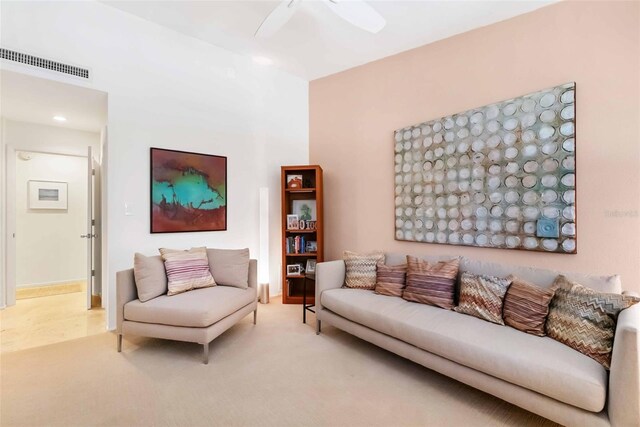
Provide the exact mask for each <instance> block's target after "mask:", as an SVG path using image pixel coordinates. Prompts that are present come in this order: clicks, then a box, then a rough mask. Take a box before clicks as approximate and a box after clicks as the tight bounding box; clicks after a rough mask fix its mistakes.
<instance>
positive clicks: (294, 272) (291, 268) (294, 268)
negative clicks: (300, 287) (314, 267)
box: [287, 264, 302, 276]
mask: <svg viewBox="0 0 640 427" xmlns="http://www.w3.org/2000/svg"><path fill="white" fill-rule="evenodd" d="M300 274H302V266H301V265H300V264H290V265H287V276H299V275H300Z"/></svg>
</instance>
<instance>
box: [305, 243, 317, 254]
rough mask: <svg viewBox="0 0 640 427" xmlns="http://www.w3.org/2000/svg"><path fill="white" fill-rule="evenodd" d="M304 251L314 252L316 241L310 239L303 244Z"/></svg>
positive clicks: (315, 250)
mask: <svg viewBox="0 0 640 427" xmlns="http://www.w3.org/2000/svg"><path fill="white" fill-rule="evenodd" d="M304 250H305V252H309V253H315V252H318V242H316V241H315V240H310V241H308V242H307V243H306V244H305V248H304Z"/></svg>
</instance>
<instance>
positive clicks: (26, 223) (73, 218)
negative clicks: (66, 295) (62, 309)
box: [16, 153, 87, 287]
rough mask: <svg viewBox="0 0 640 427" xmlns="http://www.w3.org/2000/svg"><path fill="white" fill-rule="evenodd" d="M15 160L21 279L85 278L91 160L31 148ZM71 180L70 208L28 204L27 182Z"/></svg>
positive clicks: (48, 281)
mask: <svg viewBox="0 0 640 427" xmlns="http://www.w3.org/2000/svg"><path fill="white" fill-rule="evenodd" d="M31 156H32V158H31V159H30V160H23V159H21V158H20V156H18V158H17V160H16V210H17V215H16V284H17V286H18V287H20V286H25V285H26V286H29V285H46V284H53V283H62V282H66V281H72V280H79V279H84V278H86V274H87V270H86V268H87V259H86V248H87V243H86V240H84V239H81V238H80V235H81V234H85V233H86V228H87V225H86V224H87V223H86V221H87V203H86V200H87V159H86V158H83V157H73V156H60V155H53V154H40V153H31ZM30 180H36V181H60V182H66V183H67V207H68V208H67V209H66V210H54V209H29V202H28V200H29V193H28V182H29V181H30Z"/></svg>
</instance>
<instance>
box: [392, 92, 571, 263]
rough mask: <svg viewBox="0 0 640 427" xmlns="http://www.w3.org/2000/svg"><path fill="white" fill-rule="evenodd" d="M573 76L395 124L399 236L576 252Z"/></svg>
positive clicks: (467, 243) (459, 243)
mask: <svg viewBox="0 0 640 427" xmlns="http://www.w3.org/2000/svg"><path fill="white" fill-rule="evenodd" d="M575 174H576V162H575V83H567V84H564V85H561V86H556V87H553V88H550V89H546V90H542V91H540V92H535V93H532V94H529V95H525V96H522V97H519V98H515V99H510V100H507V101H503V102H498V103H496V104H491V105H487V106H485V107H481V108H475V109H472V110H468V111H465V112H462V113H459V114H454V115H451V116H446V117H442V118H439V119H436V120H431V121H428V122H425V123H421V124H418V125H415V126H410V127H407V128H404V129H399V130H397V131H396V132H395V236H396V239H397V240H409V241H417V242H427V243H442V244H452V245H468V246H481V247H492V248H509V249H525V250H533V251H545V252H559V253H576V248H577V245H576V238H577V230H576V191H575V186H576V175H575Z"/></svg>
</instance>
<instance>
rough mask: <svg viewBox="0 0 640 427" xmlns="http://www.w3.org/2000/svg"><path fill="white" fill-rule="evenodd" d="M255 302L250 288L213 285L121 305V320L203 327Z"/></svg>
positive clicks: (253, 291) (254, 294) (252, 290)
mask: <svg viewBox="0 0 640 427" xmlns="http://www.w3.org/2000/svg"><path fill="white" fill-rule="evenodd" d="M255 299H256V290H255V289H254V288H247V289H238V288H234V287H231V286H214V287H211V288H202V289H196V290H193V291H191V292H184V293H181V294H178V295H174V296H168V295H162V296H159V297H157V298H154V299H152V300H150V301H147V302H145V303H143V302H140V301H139V300H134V301H131V302H128V303H127V304H125V306H124V318H125V320H131V321H134V322H143V323H155V324H162V325H171V326H186V327H199V328H202V327H207V326H210V325H212V324H214V323H216V322H218V321H219V320H222V319H223V318H225V317H227V316H229V315H230V314H233V313H235V312H236V311H238V310H240V309H241V308H242V307H244V306H246V305H247V304H251V303H252V302H253V301H255Z"/></svg>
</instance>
